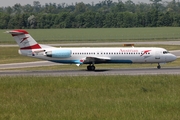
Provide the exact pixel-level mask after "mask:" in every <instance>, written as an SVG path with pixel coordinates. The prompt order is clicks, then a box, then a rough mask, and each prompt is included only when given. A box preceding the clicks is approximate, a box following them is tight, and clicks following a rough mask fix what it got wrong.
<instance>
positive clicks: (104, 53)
mask: <svg viewBox="0 0 180 120" xmlns="http://www.w3.org/2000/svg"><path fill="white" fill-rule="evenodd" d="M52 51H53V52H52ZM61 51H64V53H62V54H60V55H61V56H60V55H59V54H58V52H61ZM67 51H68V52H67ZM69 51H70V52H69ZM19 52H20V54H22V55H26V56H31V57H35V58H39V59H44V60H49V61H53V62H58V63H67V64H92V61H91V60H89V59H88V60H87V58H93V62H94V63H93V64H98V63H167V62H172V61H174V60H175V59H176V56H175V55H173V54H171V53H169V52H168V51H167V50H166V49H163V48H153V47H144V48H143V47H116V48H103V47H102V48H54V47H53V48H44V49H34V50H20V51H19ZM49 53H50V55H49ZM51 53H53V55H51ZM66 54H67V55H66Z"/></svg>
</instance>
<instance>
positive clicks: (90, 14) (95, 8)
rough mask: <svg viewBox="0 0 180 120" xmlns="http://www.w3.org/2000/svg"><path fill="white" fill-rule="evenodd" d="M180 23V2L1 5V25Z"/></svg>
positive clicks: (16, 26) (110, 1)
mask: <svg viewBox="0 0 180 120" xmlns="http://www.w3.org/2000/svg"><path fill="white" fill-rule="evenodd" d="M163 26H174V27H179V26H180V2H179V1H176V0H172V1H171V2H166V1H162V0H150V3H143V2H139V3H134V2H133V1H131V0H127V1H125V2H122V1H121V0H119V1H118V2H113V1H112V0H104V1H100V2H99V3H96V4H94V3H93V2H92V3H89V4H85V3H83V2H80V3H75V4H71V5H69V4H66V3H60V4H56V3H46V4H45V5H41V4H40V2H39V1H34V2H33V5H30V4H27V5H24V6H22V5H21V4H15V5H14V6H12V7H10V6H8V7H0V29H27V28H28V29H30V28H33V29H34V28H36V29H47V28H129V27H163Z"/></svg>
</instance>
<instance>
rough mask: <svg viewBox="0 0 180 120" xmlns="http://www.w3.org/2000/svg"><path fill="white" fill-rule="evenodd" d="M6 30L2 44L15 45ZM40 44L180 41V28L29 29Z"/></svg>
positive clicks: (1, 39)
mask: <svg viewBox="0 0 180 120" xmlns="http://www.w3.org/2000/svg"><path fill="white" fill-rule="evenodd" d="M5 31H6V30H0V43H2V44H5V43H7V44H8V43H11V44H12V43H13V44H15V42H14V40H13V39H12V37H11V36H10V35H7V34H5V33H4V32H5ZM27 31H28V32H29V33H30V34H31V35H32V36H33V37H34V38H35V39H36V40H37V41H38V42H41V43H62V42H63V43H64V42H71V43H72V42H108V41H114V42H115V41H116V42H117V41H134V40H135V41H147V40H153V41H155V40H173V39H180V33H179V31H180V28H179V27H158V28H91V29H29V30H27Z"/></svg>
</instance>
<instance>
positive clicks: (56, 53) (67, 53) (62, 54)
mask: <svg viewBox="0 0 180 120" xmlns="http://www.w3.org/2000/svg"><path fill="white" fill-rule="evenodd" d="M71 53H72V52H71V50H52V51H47V52H46V56H48V57H52V58H69V57H71Z"/></svg>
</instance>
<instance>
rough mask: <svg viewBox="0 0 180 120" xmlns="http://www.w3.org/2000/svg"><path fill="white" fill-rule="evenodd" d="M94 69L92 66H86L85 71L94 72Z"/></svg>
mask: <svg viewBox="0 0 180 120" xmlns="http://www.w3.org/2000/svg"><path fill="white" fill-rule="evenodd" d="M95 69H96V67H95V66H94V65H92V66H91V65H89V66H87V70H88V71H94V70H95Z"/></svg>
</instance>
